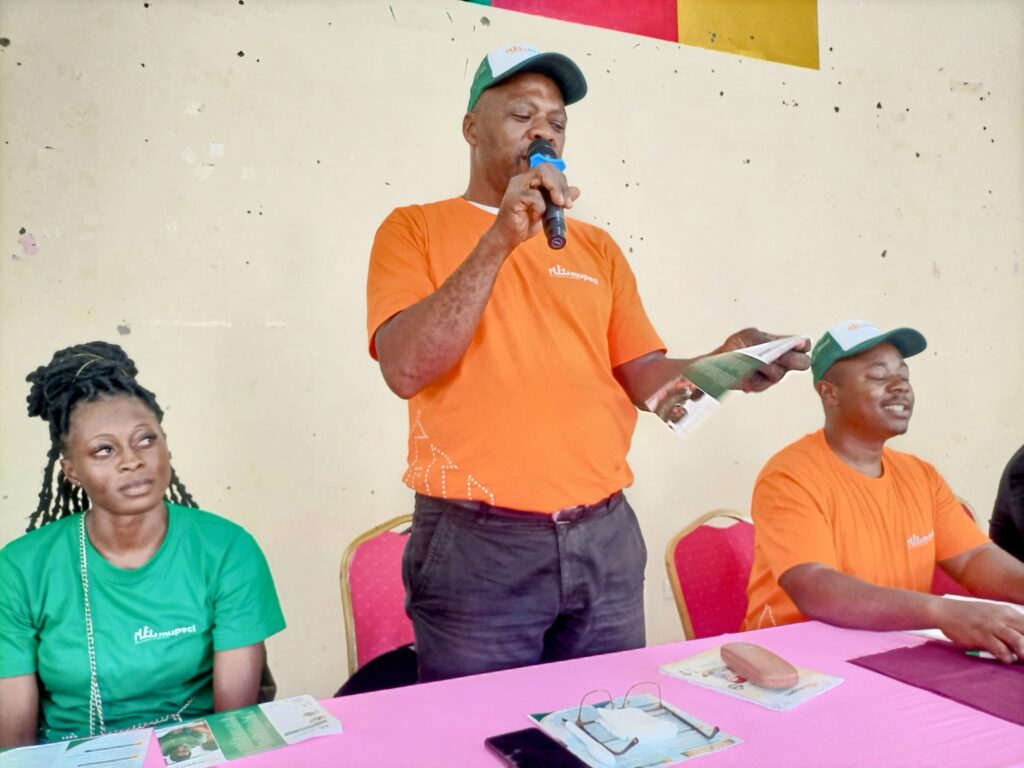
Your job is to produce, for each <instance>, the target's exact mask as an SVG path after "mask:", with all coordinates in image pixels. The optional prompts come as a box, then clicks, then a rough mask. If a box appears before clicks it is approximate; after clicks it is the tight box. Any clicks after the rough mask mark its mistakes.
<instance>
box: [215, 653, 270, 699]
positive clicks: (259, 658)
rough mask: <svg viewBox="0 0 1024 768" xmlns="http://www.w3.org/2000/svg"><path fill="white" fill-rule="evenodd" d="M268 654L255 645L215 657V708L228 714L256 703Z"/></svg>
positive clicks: (217, 654) (218, 654) (216, 654)
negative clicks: (232, 710) (229, 711)
mask: <svg viewBox="0 0 1024 768" xmlns="http://www.w3.org/2000/svg"><path fill="white" fill-rule="evenodd" d="M266 659H267V650H266V647H265V646H264V645H263V643H253V644H252V645H247V646H244V647H242V648H232V649H231V650H228V651H215V652H214V654H213V708H214V710H215V711H217V712H225V711H227V710H229V709H238V708H239V707H250V706H252V705H253V704H255V703H256V701H257V699H258V698H259V693H260V677H261V676H262V674H263V664H264V662H265V661H266Z"/></svg>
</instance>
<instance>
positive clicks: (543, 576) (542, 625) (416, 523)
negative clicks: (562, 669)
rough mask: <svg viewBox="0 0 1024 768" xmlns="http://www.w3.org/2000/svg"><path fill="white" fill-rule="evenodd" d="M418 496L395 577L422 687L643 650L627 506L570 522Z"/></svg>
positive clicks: (640, 560)
mask: <svg viewBox="0 0 1024 768" xmlns="http://www.w3.org/2000/svg"><path fill="white" fill-rule="evenodd" d="M497 512H498V510H494V508H490V507H487V506H486V505H484V504H479V503H476V502H458V501H445V500H443V499H436V498H432V497H429V496H422V495H420V494H417V495H416V504H415V510H414V513H413V522H412V534H411V536H410V539H409V543H408V545H407V547H406V550H405V557H404V560H403V563H402V577H403V580H404V582H405V590H406V601H405V604H406V610H407V612H408V613H409V616H410V618H411V619H412V623H413V629H414V630H415V634H416V653H417V656H418V658H419V672H420V680H421V681H423V682H428V681H431V680H442V679H445V678H450V677H459V676H462V675H473V674H479V673H481V672H491V671H494V670H499V669H508V668H511V667H519V666H525V665H527V664H537V663H540V662H545V661H560V660H563V659H572V658H578V657H581V656H591V655H594V654H598V653H611V652H613V651H623V650H629V649H632V648H642V647H643V646H644V644H645V634H644V603H643V597H644V595H643V586H644V568H645V566H646V564H647V549H646V547H645V545H644V541H643V537H642V535H641V533H640V526H639V524H638V523H637V519H636V515H635V514H634V513H633V510H632V508H631V507H630V506H629V504H628V503H627V502H626V499H625V496H623V495H622V494H616V495H615V496H612V497H611V498H610V500H609V501H608V502H607V503H605V504H604V505H598V508H597V509H593V510H590V511H588V513H587V514H586V515H585V516H584V517H582V518H581V519H578V520H574V521H572V522H557V523H556V522H553V521H552V519H551V518H550V517H549V516H546V515H530V514H526V513H519V514H518V515H515V516H512V517H510V516H506V515H502V514H498V513H497Z"/></svg>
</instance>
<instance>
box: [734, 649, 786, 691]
mask: <svg viewBox="0 0 1024 768" xmlns="http://www.w3.org/2000/svg"><path fill="white" fill-rule="evenodd" d="M721 653H722V661H724V662H725V663H726V665H728V667H729V669H731V670H732V671H733V672H735V673H736V674H737V675H739V676H740V677H743V678H746V679H747V680H749V681H750V682H752V683H753V684H754V685H759V686H761V687H762V688H792V687H793V686H794V685H796V684H797V681H798V680H799V679H800V675H799V673H798V672H797V671H796V667H794V666H793V665H792V664H790V663H789V662H788V661H786V660H785V659H784V658H782V657H781V656H778V655H776V654H774V653H772V652H771V651H769V650H768V649H767V648H762V647H761V646H760V645H755V644H754V643H726V644H725V645H723V646H722V649H721Z"/></svg>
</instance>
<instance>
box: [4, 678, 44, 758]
mask: <svg viewBox="0 0 1024 768" xmlns="http://www.w3.org/2000/svg"><path fill="white" fill-rule="evenodd" d="M38 730H39V682H38V681H37V680H36V676H35V675H18V676H17V677H3V678H0V747H24V746H29V745H32V744H35V743H36V741H37V739H38Z"/></svg>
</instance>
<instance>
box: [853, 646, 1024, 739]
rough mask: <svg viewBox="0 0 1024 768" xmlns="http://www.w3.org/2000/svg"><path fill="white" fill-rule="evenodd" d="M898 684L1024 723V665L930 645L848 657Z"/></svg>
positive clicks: (957, 649)
mask: <svg viewBox="0 0 1024 768" xmlns="http://www.w3.org/2000/svg"><path fill="white" fill-rule="evenodd" d="M849 661H850V663H851V664H856V665H857V666H860V667H864V668H866V669H870V670H873V671H875V672H880V673H882V674H883V675H886V676H887V677H891V678H893V679H894V680H899V681H900V682H901V683H906V684H907V685H913V686H914V687H916V688H923V689H924V690H926V691H931V692H932V693H937V694H939V695H940V696H945V697H946V698H947V699H952V700H953V701H958V702H960V703H961V704H966V705H967V706H968V707H973V708H974V709H980V710H981V711H982V712H987V713H988V714H990V715H994V716H995V717H999V718H1002V719H1003V720H1009V721H1010V722H1011V723H1016V724H1017V725H1024V664H1021V663H1017V664H1001V663H1000V662H998V661H991V660H988V659H979V658H976V657H974V656H968V655H967V654H966V653H965V652H964V649H963V648H960V647H958V646H955V645H953V644H952V643H946V642H942V641H932V642H928V643H924V644H923V645H917V646H914V647H913V648H896V649H894V650H891V651H885V652H884V653H875V654H872V655H870V656H861V657H860V658H857V659H850V660H849Z"/></svg>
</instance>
